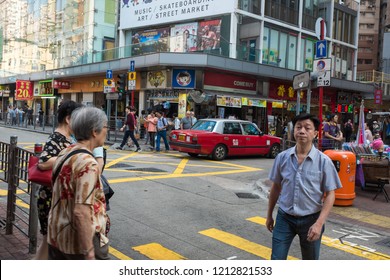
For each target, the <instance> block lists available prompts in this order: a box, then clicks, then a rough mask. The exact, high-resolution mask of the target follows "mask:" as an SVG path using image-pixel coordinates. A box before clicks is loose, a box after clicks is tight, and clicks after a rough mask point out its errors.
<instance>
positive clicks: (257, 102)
mask: <svg viewBox="0 0 390 280" xmlns="http://www.w3.org/2000/svg"><path fill="white" fill-rule="evenodd" d="M241 103H242V106H254V107H261V108H265V107H267V101H266V100H261V99H256V98H246V97H243V98H241Z"/></svg>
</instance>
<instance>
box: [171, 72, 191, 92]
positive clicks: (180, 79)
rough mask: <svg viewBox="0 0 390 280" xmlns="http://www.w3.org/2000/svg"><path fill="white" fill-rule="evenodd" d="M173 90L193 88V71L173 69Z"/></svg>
mask: <svg viewBox="0 0 390 280" xmlns="http://www.w3.org/2000/svg"><path fill="white" fill-rule="evenodd" d="M172 87H173V88H195V70H187V69H173V71H172Z"/></svg>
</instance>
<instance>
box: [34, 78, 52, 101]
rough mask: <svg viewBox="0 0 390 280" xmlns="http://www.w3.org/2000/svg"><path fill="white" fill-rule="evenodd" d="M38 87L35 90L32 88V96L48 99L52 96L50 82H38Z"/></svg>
mask: <svg viewBox="0 0 390 280" xmlns="http://www.w3.org/2000/svg"><path fill="white" fill-rule="evenodd" d="M38 85H39V86H38V87H37V88H34V96H40V97H41V96H45V97H49V96H53V95H54V89H53V81H52V80H44V81H39V83H38Z"/></svg>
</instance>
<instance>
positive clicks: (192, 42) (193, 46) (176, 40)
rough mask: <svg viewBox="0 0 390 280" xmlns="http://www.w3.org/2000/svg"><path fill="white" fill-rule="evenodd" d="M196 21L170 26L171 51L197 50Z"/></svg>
mask: <svg viewBox="0 0 390 280" xmlns="http://www.w3.org/2000/svg"><path fill="white" fill-rule="evenodd" d="M197 31H198V23H196V22H191V23H186V24H179V25H175V26H174V27H172V28H171V44H170V50H171V52H193V51H196V50H197Z"/></svg>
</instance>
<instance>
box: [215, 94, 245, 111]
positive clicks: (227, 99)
mask: <svg viewBox="0 0 390 280" xmlns="http://www.w3.org/2000/svg"><path fill="white" fill-rule="evenodd" d="M217 106H224V107H235V108H241V97H231V96H219V95H218V96H217Z"/></svg>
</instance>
